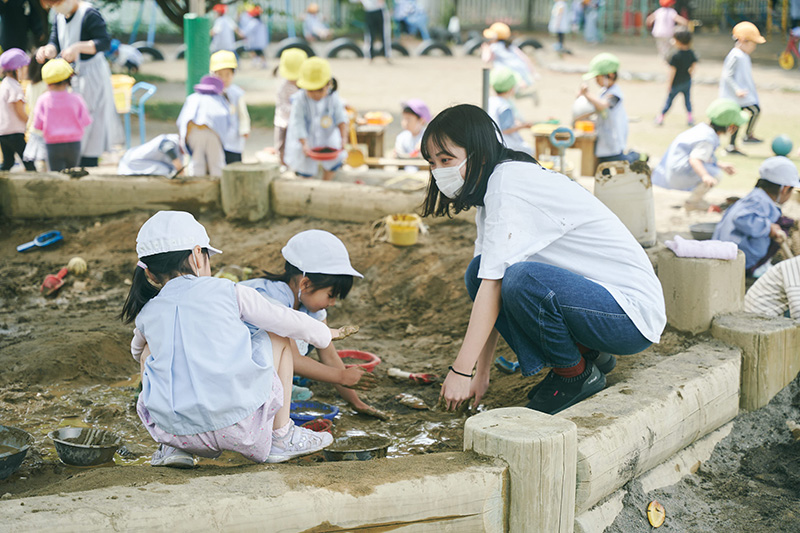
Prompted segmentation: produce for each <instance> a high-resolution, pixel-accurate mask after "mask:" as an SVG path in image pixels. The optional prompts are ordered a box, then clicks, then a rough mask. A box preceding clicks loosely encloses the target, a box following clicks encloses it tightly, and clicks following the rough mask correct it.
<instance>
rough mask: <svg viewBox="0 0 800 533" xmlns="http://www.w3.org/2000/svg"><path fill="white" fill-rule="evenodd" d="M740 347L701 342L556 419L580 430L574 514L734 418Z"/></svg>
mask: <svg viewBox="0 0 800 533" xmlns="http://www.w3.org/2000/svg"><path fill="white" fill-rule="evenodd" d="M739 363H740V355H739V350H738V349H734V348H730V347H728V346H725V345H723V344H721V343H702V344H698V345H696V346H694V347H692V348H691V349H690V350H688V351H687V352H685V353H682V354H678V355H673V356H670V357H669V358H668V360H666V361H663V362H661V363H658V364H656V365H654V366H649V367H646V368H643V369H642V370H638V371H635V372H634V374H633V375H632V376H631V377H630V378H629V379H627V380H625V381H624V382H620V383H618V384H616V385H614V386H612V387H610V388H608V389H606V390H604V391H602V392H600V393H598V394H596V395H595V396H593V397H592V398H591V399H590V400H587V401H584V402H581V403H579V404H577V405H575V406H573V407H571V408H569V409H567V410H565V411H562V412H561V413H559V414H558V415H556V417H563V418H566V419H568V420H571V421H573V422H574V423H575V424H577V426H578V459H577V486H576V497H575V507H576V512H577V513H578V514H580V513H582V512H584V511H587V510H588V509H590V508H591V507H592V506H594V505H595V504H596V503H598V502H599V501H601V500H602V499H604V498H606V497H607V496H609V495H610V494H611V493H613V492H614V491H616V490H617V489H619V488H620V487H622V486H623V485H624V484H625V483H627V482H628V481H630V480H631V479H633V478H634V477H635V476H637V475H639V474H641V473H643V472H646V471H647V470H649V469H651V468H653V467H654V466H656V465H658V464H660V463H661V462H663V461H664V460H666V459H667V458H669V457H671V456H672V455H673V454H675V453H676V452H677V451H679V450H681V449H683V448H685V447H686V446H688V445H690V444H692V443H693V442H695V441H696V440H698V439H700V438H702V437H704V436H705V435H707V434H708V433H710V432H712V431H714V430H715V429H717V428H719V427H720V426H722V425H723V424H725V423H727V422H728V421H730V420H731V419H733V418H734V417H735V416H736V415H737V413H738V412H739V372H740V366H739Z"/></svg>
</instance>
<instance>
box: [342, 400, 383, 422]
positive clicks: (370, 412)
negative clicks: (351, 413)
mask: <svg viewBox="0 0 800 533" xmlns="http://www.w3.org/2000/svg"><path fill="white" fill-rule="evenodd" d="M350 405H351V406H352V407H353V409H354V410H355V412H356V413H359V414H362V415H367V416H374V417H375V418H377V419H378V420H389V413H387V412H385V411H381V410H380V409H377V408H375V407H372V406H371V405H367V404H365V403H364V402H361V405H355V404H350Z"/></svg>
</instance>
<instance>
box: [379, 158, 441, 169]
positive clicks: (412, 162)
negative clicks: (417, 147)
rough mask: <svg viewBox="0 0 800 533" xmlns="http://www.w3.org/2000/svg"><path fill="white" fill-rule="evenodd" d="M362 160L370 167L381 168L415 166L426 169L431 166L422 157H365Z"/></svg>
mask: <svg viewBox="0 0 800 533" xmlns="http://www.w3.org/2000/svg"><path fill="white" fill-rule="evenodd" d="M364 162H365V163H366V164H367V166H368V167H370V168H383V167H400V168H403V167H407V166H412V167H417V168H419V169H420V170H428V169H429V168H431V165H430V164H429V163H428V162H427V161H425V160H424V159H419V158H414V159H400V158H396V157H395V158H391V157H367V158H365V159H364Z"/></svg>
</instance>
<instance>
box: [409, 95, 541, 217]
mask: <svg viewBox="0 0 800 533" xmlns="http://www.w3.org/2000/svg"><path fill="white" fill-rule="evenodd" d="M502 138H503V134H502V132H501V131H500V128H499V127H498V126H497V124H495V122H494V121H493V120H492V119H491V117H490V116H489V115H488V114H487V113H486V111H484V110H483V109H481V108H480V107H477V106H474V105H470V104H461V105H457V106H453V107H450V108H447V109H445V110H444V111H442V112H441V113H439V114H438V115H436V117H435V118H434V119H433V120H431V122H430V124H428V126H427V128H425V133H424V134H423V136H422V143H421V148H422V157H424V158H425V159H427V160H428V161H430V160H431V159H432V157H433V156H434V155H436V154H438V153H440V152H444V153H446V154H449V152H448V151H447V145H448V144H451V145H455V146H459V147H461V148H463V149H464V150H466V152H467V165H466V178H465V180H464V187H463V188H462V189H461V192H459V193H458V195H457V196H456V197H455V198H452V199H451V198H448V197H446V196H445V195H443V194H441V193H440V191H439V188H438V187H437V186H436V180H434V179H433V173H432V172H431V177H430V180H429V181H428V190H427V191H426V193H425V200H424V201H423V203H422V216H428V215H435V216H442V215H447V216H448V217H449V216H452V214H451V213H450V208H451V207H452V208H453V210H454V212H455V213H456V214H457V213H459V212H460V211H464V210H465V209H469V208H470V207H472V206H476V205H483V197H484V195H485V194H486V185H487V183H488V181H489V176H490V175H491V174H492V172H493V171H494V167H496V166H497V165H498V164H499V163H501V162H503V161H525V162H527V163H536V164H538V162H537V161H536V159H534V158H533V157H531V156H530V155H528V154H526V153H524V152H518V151H516V150H511V149H509V148H507V147H506V146H505V145H504V144H503V143H502V141H501V140H500V139H502ZM450 155H452V154H450Z"/></svg>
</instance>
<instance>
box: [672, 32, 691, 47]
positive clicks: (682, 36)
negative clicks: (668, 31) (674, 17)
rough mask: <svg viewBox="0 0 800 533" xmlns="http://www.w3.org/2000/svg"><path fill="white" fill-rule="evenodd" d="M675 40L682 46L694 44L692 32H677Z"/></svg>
mask: <svg viewBox="0 0 800 533" xmlns="http://www.w3.org/2000/svg"><path fill="white" fill-rule="evenodd" d="M674 37H675V40H676V41H677V42H679V43H681V44H682V45H684V46H686V45H689V44H691V42H692V32H689V31H686V30H681V31H676V32H675V36H674Z"/></svg>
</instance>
